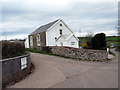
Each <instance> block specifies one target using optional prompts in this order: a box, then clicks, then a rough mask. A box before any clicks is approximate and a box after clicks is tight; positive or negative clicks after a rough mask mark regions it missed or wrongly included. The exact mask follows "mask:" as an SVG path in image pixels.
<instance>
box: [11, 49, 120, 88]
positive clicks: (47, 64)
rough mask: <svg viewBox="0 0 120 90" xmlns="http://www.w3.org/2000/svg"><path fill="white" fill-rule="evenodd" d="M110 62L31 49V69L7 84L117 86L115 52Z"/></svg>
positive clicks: (79, 86) (30, 86)
mask: <svg viewBox="0 0 120 90" xmlns="http://www.w3.org/2000/svg"><path fill="white" fill-rule="evenodd" d="M113 52H114V53H115V54H116V56H115V57H114V58H113V60H112V61H110V62H90V61H78V60H73V59H66V58H61V57H56V56H49V55H43V54H36V53H31V59H32V62H33V63H34V65H35V71H34V73H33V74H31V75H30V76H29V77H27V78H26V79H25V80H23V81H20V82H19V83H17V84H15V85H12V86H10V87H9V88H117V87H118V55H117V54H118V53H117V52H115V51H114V50H113Z"/></svg>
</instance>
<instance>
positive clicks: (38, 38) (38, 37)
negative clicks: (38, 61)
mask: <svg viewBox="0 0 120 90" xmlns="http://www.w3.org/2000/svg"><path fill="white" fill-rule="evenodd" d="M37 45H38V46H40V34H37Z"/></svg>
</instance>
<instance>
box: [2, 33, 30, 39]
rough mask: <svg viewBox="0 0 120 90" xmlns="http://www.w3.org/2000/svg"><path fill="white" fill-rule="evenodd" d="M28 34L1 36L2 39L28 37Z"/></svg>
mask: <svg viewBox="0 0 120 90" xmlns="http://www.w3.org/2000/svg"><path fill="white" fill-rule="evenodd" d="M27 36H28V34H16V35H7V36H0V40H6V39H7V40H10V39H25V38H27Z"/></svg>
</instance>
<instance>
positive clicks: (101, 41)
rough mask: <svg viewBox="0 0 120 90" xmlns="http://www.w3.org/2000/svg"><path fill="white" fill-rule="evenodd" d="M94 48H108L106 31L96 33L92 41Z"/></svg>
mask: <svg viewBox="0 0 120 90" xmlns="http://www.w3.org/2000/svg"><path fill="white" fill-rule="evenodd" d="M91 45H92V48H93V49H100V50H106V35H105V34H104V33H98V34H96V35H95V36H94V37H93V38H92V41H91Z"/></svg>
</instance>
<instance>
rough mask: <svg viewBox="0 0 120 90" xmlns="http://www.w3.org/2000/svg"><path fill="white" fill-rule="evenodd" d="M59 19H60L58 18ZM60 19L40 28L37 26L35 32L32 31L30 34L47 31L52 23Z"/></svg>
mask: <svg viewBox="0 0 120 90" xmlns="http://www.w3.org/2000/svg"><path fill="white" fill-rule="evenodd" d="M58 20H59V19H58ZM58 20H55V21H53V22H50V23H48V24H45V25H43V26H40V27H39V28H37V29H36V30H35V31H34V32H32V33H31V34H30V35H34V34H37V33H41V32H45V31H47V29H49V28H50V27H51V26H52V25H54V24H55V23H56V22H57V21H58Z"/></svg>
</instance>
